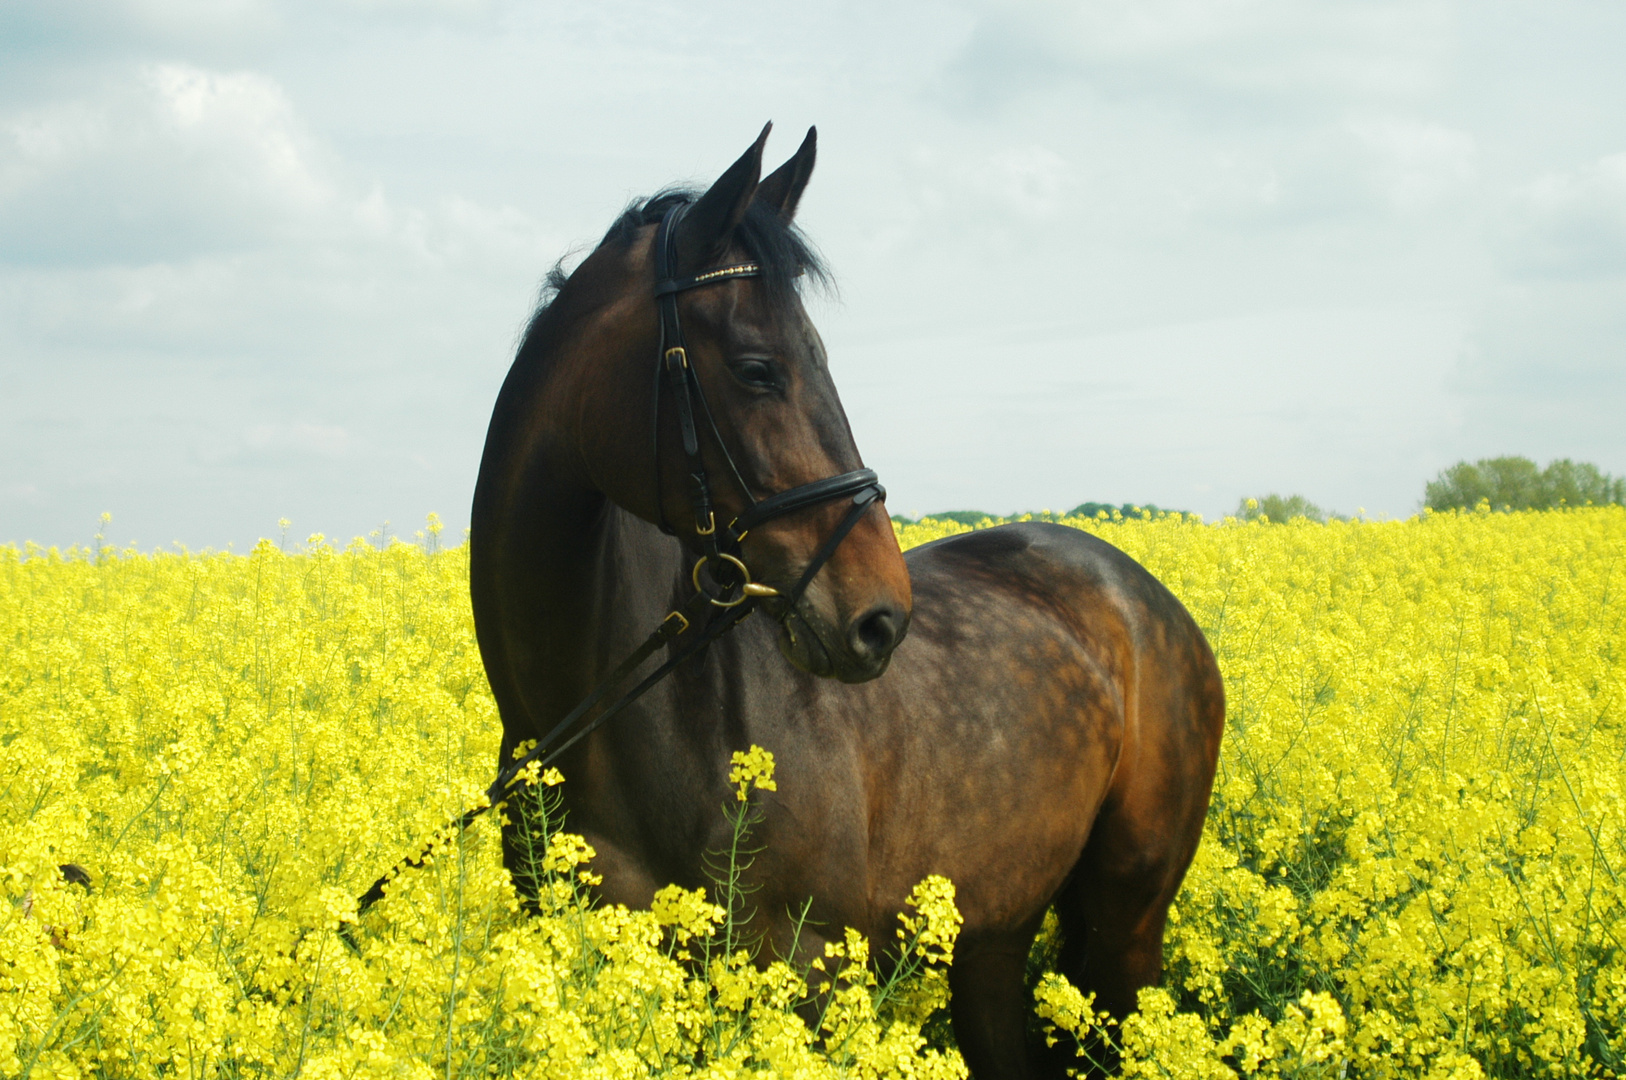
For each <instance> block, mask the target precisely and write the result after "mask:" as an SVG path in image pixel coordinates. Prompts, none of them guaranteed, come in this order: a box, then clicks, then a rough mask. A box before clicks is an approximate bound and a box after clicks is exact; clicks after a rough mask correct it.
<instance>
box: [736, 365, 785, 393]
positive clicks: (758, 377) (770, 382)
mask: <svg viewBox="0 0 1626 1080" xmlns="http://www.w3.org/2000/svg"><path fill="white" fill-rule="evenodd" d="M732 368H733V371H734V377H735V378H736V379H738V380H739V381H740V382H742V383H744V384H745V385H746V386H754V387H756V388H758V389H759V390H777V389H779V381H778V380H777V379H776V378H774V371H773V368H772V367H770V366H769V365H768V363H767V362H766V361H763V360H736V361H734V363H733V365H732Z"/></svg>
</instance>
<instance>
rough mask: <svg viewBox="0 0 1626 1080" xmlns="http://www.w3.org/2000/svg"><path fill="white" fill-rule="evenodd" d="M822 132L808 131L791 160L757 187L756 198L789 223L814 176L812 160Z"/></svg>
mask: <svg viewBox="0 0 1626 1080" xmlns="http://www.w3.org/2000/svg"><path fill="white" fill-rule="evenodd" d="M818 144H819V129H818V128H816V127H810V128H808V129H807V138H805V139H803V140H802V146H801V149H799V150H797V151H796V153H795V154H793V155H791V159H790V160H789V161H787V162H785V163H784V164H783V165H781V166H779V168H777V169H775V170H774V171H773V172H772V173H770V174H769V175H768V177H767V178H766V179H764V180H763V181H762V183H760V184H758V185H757V196H756V197H757V199H758V200H759V201H760V202H765V203H767V204H768V205H769V206H772V207H774V208H775V209H776V210H778V211H779V216H780V217H782V218H784V219H785V220H786V221H789V220H790V219H791V218H793V217H795V216H796V204H797V203H799V202H801V201H802V189H803V188H805V187H807V178H808V177H810V176H812V175H813V159H814V158H815V157H816V156H817V155H818V149H819V146H818Z"/></svg>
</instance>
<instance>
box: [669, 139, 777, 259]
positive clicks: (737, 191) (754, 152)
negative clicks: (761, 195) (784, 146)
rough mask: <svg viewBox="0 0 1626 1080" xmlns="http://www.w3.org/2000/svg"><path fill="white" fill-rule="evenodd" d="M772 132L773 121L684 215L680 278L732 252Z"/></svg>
mask: <svg viewBox="0 0 1626 1080" xmlns="http://www.w3.org/2000/svg"><path fill="white" fill-rule="evenodd" d="M772 129H773V123H772V122H771V121H770V122H769V124H768V125H767V126H766V127H764V128H763V129H762V134H761V135H758V136H757V141H756V142H754V143H752V144H751V149H749V150H747V151H746V152H745V153H744V154H741V155H740V160H738V161H736V162H735V163H734V164H732V165H730V166H729V167H728V171H727V172H725V173H723V175H721V176H719V177H718V178H717V182H716V183H715V184H712V185H711V187H710V188H709V189H708V190H707V191H706V193H705V194H704V195H702V196H700V198H699V199H697V200H695V204H694V205H693V206H691V207H689V212H688V213H686V214H684V215H683V221H682V222H681V223H680V224H679V225H678V232H677V236H676V237H675V239H676V240H677V257H678V258H677V261H678V267H677V269H678V273H679V274H693V273H697V272H698V271H700V270H703V269H705V267H706V265H707V264H708V263H711V262H712V261H714V260H715V259H716V258H717V257H718V256H720V255H721V254H722V253H723V252H724V251H725V250H726V249H727V248H728V241H729V239H730V238H731V237H732V236H733V235H734V229H735V227H736V226H737V225H739V223H740V221H741V220H742V219H743V218H744V217H745V208H746V207H748V206H750V205H751V196H753V195H755V194H756V192H757V181H758V180H759V179H760V178H761V176H762V147H763V145H764V144H766V143H767V141H768V132H769V131H770V130H772Z"/></svg>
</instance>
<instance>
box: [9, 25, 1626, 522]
mask: <svg viewBox="0 0 1626 1080" xmlns="http://www.w3.org/2000/svg"><path fill="white" fill-rule="evenodd" d="M1623 44H1626V5H1621V4H1619V3H1617V2H1610V3H1595V4H1581V3H1566V2H1562V0H1542V2H1541V3H1504V2H1497V0H1478V2H1475V3H1471V4H1470V3H1463V4H1452V3H1430V2H1427V0H1404V2H1399V3H1384V2H1373V0H1363V2H1359V3H1355V2H1349V3H1323V4H1312V3H1282V2H1271V0H1207V2H1181V0H1112V2H1092V3H1079V4H1000V3H967V4H952V3H930V4H917V3H907V2H886V3H874V2H870V3H854V4H835V3H831V4H818V3H810V4H799V5H788V4H772V3H760V2H755V3H726V2H716V3H705V4H676V3H653V2H651V3H629V2H622V0H612V2H597V3H591V4H583V3H579V2H576V3H569V4H552V3H536V2H530V3H505V2H502V0H489V2H482V0H445V2H434V0H418V2H410V0H402V2H390V0H352V2H349V3H344V2H335V0H324V2H321V3H315V2H312V3H270V2H258V0H226V2H222V0H127V2H122V3H120V2H105V3H95V2H76V3H73V4H65V3H62V2H60V0H39V2H35V0H6V2H5V3H4V4H0V542H5V541H16V542H21V541H23V540H27V539H32V540H36V541H39V542H42V543H49V544H67V543H72V542H75V541H79V542H84V541H87V540H88V539H89V538H90V536H91V534H92V533H93V532H94V531H95V526H96V520H97V516H98V515H99V514H100V513H101V512H103V511H110V512H111V513H112V514H113V517H114V520H113V525H112V529H111V531H110V533H109V534H108V539H109V541H110V542H111V541H116V542H119V543H124V542H126V541H130V540H135V541H137V542H138V543H140V544H141V545H142V546H144V547H152V546H156V545H160V544H168V543H170V542H172V541H181V542H183V543H185V544H187V545H190V546H192V547H202V546H215V547H220V546H224V545H225V544H227V543H232V544H235V545H236V546H237V547H238V548H239V549H241V548H242V547H243V546H245V545H247V544H252V542H253V541H254V540H255V539H256V538H257V537H259V536H266V535H269V536H275V535H276V534H277V525H276V522H277V519H278V518H281V517H287V518H290V519H292V521H293V528H292V530H291V532H290V535H291V536H293V537H296V538H299V539H303V537H304V536H305V535H307V534H308V533H311V532H315V531H321V532H324V533H326V534H328V535H329V536H334V537H339V538H343V539H347V538H349V537H350V536H352V535H356V534H361V533H368V532H371V531H372V530H374V529H377V528H379V527H380V525H381V524H382V523H383V522H384V521H386V520H387V521H389V522H391V528H392V530H393V531H395V532H398V533H401V534H404V535H410V534H411V533H412V531H413V530H415V529H417V528H419V527H421V523H422V520H423V515H424V514H425V512H427V511H431V510H434V511H438V512H439V513H440V514H441V515H442V516H443V517H444V518H445V519H446V520H447V522H448V525H449V526H450V527H451V528H452V529H454V530H455V529H461V528H462V527H463V525H464V524H465V523H466V522H467V512H468V502H469V497H470V493H471V491H472V488H473V482H474V476H475V471H476V468H477V465H478V462H479V455H480V448H481V444H482V440H483V438H484V434H485V426H486V420H487V417H488V415H489V412H490V408H491V405H492V402H493V400H494V398H495V396H496V392H497V388H498V386H499V384H500V382H501V380H502V377H503V374H504V372H505V371H506V370H507V367H508V364H509V362H510V360H511V358H512V351H513V347H514V344H515V339H516V335H517V333H518V331H519V329H520V327H521V326H522V324H523V323H524V321H525V318H526V316H527V314H528V312H529V310H530V307H531V305H532V303H533V302H534V299H535V296H536V289H537V284H538V282H539V281H540V279H541V276H542V274H543V273H544V272H545V271H546V269H547V268H548V266H549V265H551V264H552V262H553V261H554V260H555V259H556V258H558V257H559V256H560V255H562V254H564V253H566V252H568V251H570V250H571V249H573V248H576V247H579V246H580V245H582V244H583V243H585V242H589V241H591V240H594V239H596V238H597V237H598V236H599V235H601V234H602V232H603V230H604V228H605V226H606V225H607V224H608V222H609V221H610V220H611V219H612V218H613V217H614V215H615V214H616V212H617V211H618V210H619V209H620V208H621V207H622V206H623V205H624V204H625V203H626V201H627V200H628V199H629V198H631V197H633V196H636V195H640V194H646V193H648V192H650V191H652V190H654V189H656V188H658V187H660V186H662V185H664V184H667V183H670V182H673V181H682V180H687V181H698V182H705V181H708V180H709V179H711V178H712V177H714V176H715V175H716V174H717V173H718V172H720V171H721V170H722V169H723V168H724V167H726V166H727V165H728V164H729V163H730V162H731V161H732V160H733V159H734V158H735V157H736V156H738V154H739V153H740V152H741V151H743V150H744V149H745V147H746V146H747V145H748V144H749V143H750V141H751V139H752V138H753V137H754V136H755V134H756V132H757V130H758V129H759V128H760V127H761V125H762V123H763V122H764V121H765V120H769V119H771V120H773V121H774V122H775V125H776V126H775V136H774V138H773V140H772V141H771V142H770V144H769V153H768V157H769V159H770V161H769V164H770V166H772V165H775V164H777V163H778V162H779V161H780V160H782V159H783V158H784V157H786V156H788V155H789V154H790V153H791V152H792V151H793V150H794V149H795V147H796V145H797V142H798V141H799V140H800V138H801V134H802V132H803V131H804V130H805V129H806V127H807V126H808V125H809V124H817V125H818V127H819V135H820V138H819V164H818V169H817V172H816V174H815V176H814V179H813V182H812V185H811V186H810V188H809V190H808V194H807V197H806V199H805V200H804V201H803V204H802V213H801V219H800V220H801V222H802V224H803V226H804V227H805V228H806V230H807V231H808V232H809V233H810V234H811V235H812V237H813V238H814V240H815V241H816V242H817V243H818V244H819V245H820V247H821V248H822V249H823V251H824V252H825V253H826V255H827V256H828V257H829V259H830V261H831V263H832V265H833V266H834V269H835V271H836V275H837V279H838V281H839V285H840V294H839V296H838V297H837V298H835V299H833V300H821V301H819V302H817V303H815V304H814V305H813V306H812V307H813V311H814V315H815V318H816V320H817V322H818V325H819V327H820V329H821V331H822V332H823V334H824V337H825V340H826V343H827V345H828V346H829V349H830V355H831V367H832V369H833V371H834V373H835V377H836V381H837V385H838V386H839V388H840V390H841V392H842V397H843V400H844V401H845V403H846V407H847V411H848V414H849V415H850V417H851V419H852V424H853V428H854V431H855V434H856V435H857V438H858V442H859V446H860V448H861V450H862V451H863V453H864V456H865V459H866V461H867V463H868V464H869V465H871V466H872V467H874V468H875V469H877V470H878V471H879V472H880V474H881V477H882V479H883V481H884V482H885V483H886V484H887V486H888V488H889V490H890V492H891V495H890V504H891V508H892V510H893V512H895V513H913V512H920V511H931V510H943V509H954V508H969V507H974V508H979V509H984V510H990V511H995V512H1008V511H1013V510H1020V509H1040V508H1054V509H1066V508H1069V507H1071V506H1073V505H1075V504H1076V503H1079V502H1082V501H1085V500H1089V499H1093V500H1102V501H1113V502H1122V501H1135V502H1153V503H1157V504H1159V505H1162V506H1167V507H1175V508H1183V509H1190V510H1196V511H1199V512H1202V513H1203V514H1205V515H1208V516H1210V517H1212V516H1215V515H1219V514H1223V513H1226V512H1228V511H1230V510H1232V509H1233V508H1234V507H1235V506H1236V503H1237V500H1238V498H1239V497H1241V496H1243V495H1246V494H1263V493H1265V492H1269V491H1277V492H1282V493H1291V492H1296V493H1301V494H1304V495H1306V496H1308V497H1309V498H1311V499H1312V500H1314V501H1316V502H1318V503H1321V504H1322V505H1324V506H1327V507H1329V508H1332V509H1336V510H1339V511H1342V512H1346V513H1348V512H1353V511H1355V510H1356V509H1357V508H1364V509H1365V510H1366V511H1367V512H1368V513H1369V514H1374V515H1395V516H1399V515H1406V514H1410V513H1412V512H1414V511H1415V509H1416V508H1417V505H1418V502H1419V499H1420V497H1421V494H1422V488H1423V483H1424V481H1425V480H1427V479H1429V478H1430V477H1432V476H1433V475H1434V474H1435V473H1436V472H1437V471H1438V470H1439V469H1441V468H1442V467H1444V466H1446V465H1449V464H1450V463H1452V462H1453V461H1456V460H1458V459H1459V458H1464V457H1467V458H1472V457H1479V456H1488V455H1496V454H1505V453H1522V454H1526V455H1529V456H1531V457H1534V458H1536V459H1538V460H1539V461H1543V462H1545V461H1546V460H1548V459H1549V458H1553V457H1564V456H1568V457H1574V458H1578V459H1582V460H1590V461H1594V462H1596V463H1597V464H1599V465H1600V466H1602V467H1603V468H1604V469H1606V470H1608V471H1610V472H1614V473H1617V474H1618V473H1623V472H1626V422H1623V421H1622V417H1623V414H1626V63H1622V62H1621V50H1622V46H1623Z"/></svg>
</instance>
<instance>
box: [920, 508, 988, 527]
mask: <svg viewBox="0 0 1626 1080" xmlns="http://www.w3.org/2000/svg"><path fill="white" fill-rule="evenodd" d="M926 516H927V517H929V518H936V519H937V520H939V521H953V522H957V523H958V524H961V525H976V524H977V523H978V522H981V521H984V520H987V519H992V520H994V521H998V520H1000V518H999V515H998V514H989V513H984V512H983V511H981V510H944V511H943V512H942V513H940V514H927V515H926Z"/></svg>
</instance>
